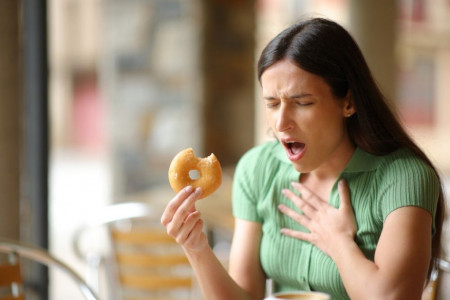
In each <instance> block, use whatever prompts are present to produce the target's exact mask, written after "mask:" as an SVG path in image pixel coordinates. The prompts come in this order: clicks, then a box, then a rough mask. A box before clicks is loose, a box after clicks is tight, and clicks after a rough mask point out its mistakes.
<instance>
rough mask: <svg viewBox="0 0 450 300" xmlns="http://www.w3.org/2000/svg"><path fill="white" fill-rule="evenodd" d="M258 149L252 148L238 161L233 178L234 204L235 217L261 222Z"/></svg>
mask: <svg viewBox="0 0 450 300" xmlns="http://www.w3.org/2000/svg"><path fill="white" fill-rule="evenodd" d="M258 157H259V155H258V151H257V149H252V150H250V151H249V152H247V153H246V154H245V155H244V156H243V157H242V158H241V159H240V160H239V162H238V164H237V166H236V171H235V174H234V178H233V190H232V205H233V215H234V217H235V218H238V219H244V220H248V221H254V222H261V218H260V217H259V216H258V212H257V200H258V198H259V197H258V192H257V191H258V189H257V187H256V183H257V179H256V177H257V176H258V174H260V171H258V168H257V166H258Z"/></svg>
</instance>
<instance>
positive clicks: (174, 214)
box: [161, 186, 208, 251]
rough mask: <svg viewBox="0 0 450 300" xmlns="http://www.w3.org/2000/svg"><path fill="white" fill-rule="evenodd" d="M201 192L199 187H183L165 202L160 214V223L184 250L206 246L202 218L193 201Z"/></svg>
mask: <svg viewBox="0 0 450 300" xmlns="http://www.w3.org/2000/svg"><path fill="white" fill-rule="evenodd" d="M201 193H202V191H201V188H197V189H194V188H193V187H192V186H187V187H185V188H183V189H182V190H181V191H179V192H178V194H177V195H176V196H175V197H174V198H173V199H172V200H171V201H170V202H169V204H167V207H166V209H165V210H164V213H163V214H162V216H161V224H163V225H164V226H165V227H166V229H167V233H168V234H169V235H170V236H171V237H173V238H174V239H175V240H176V241H177V243H178V244H180V245H181V246H182V247H183V248H184V249H185V250H186V251H201V250H202V249H203V248H204V247H208V240H207V238H206V235H205V234H204V233H203V220H202V219H201V218H200V212H199V211H198V210H196V209H195V202H196V201H197V200H198V199H199V198H200V196H201Z"/></svg>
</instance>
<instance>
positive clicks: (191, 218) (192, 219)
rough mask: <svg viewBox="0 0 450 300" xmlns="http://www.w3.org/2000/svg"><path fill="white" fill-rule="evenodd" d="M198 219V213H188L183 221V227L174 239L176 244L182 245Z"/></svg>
mask: <svg viewBox="0 0 450 300" xmlns="http://www.w3.org/2000/svg"><path fill="white" fill-rule="evenodd" d="M199 219H200V212H199V211H195V212H192V213H190V214H189V215H188V216H187V217H186V219H185V220H184V223H183V226H182V227H181V228H180V231H179V233H178V236H177V238H176V241H177V243H180V244H183V243H184V242H185V241H186V239H187V238H188V236H189V234H190V233H191V231H192V229H193V228H194V226H195V224H196V223H197V221H198V220H199Z"/></svg>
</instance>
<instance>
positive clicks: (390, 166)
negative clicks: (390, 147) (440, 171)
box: [378, 149, 438, 183]
mask: <svg viewBox="0 0 450 300" xmlns="http://www.w3.org/2000/svg"><path fill="white" fill-rule="evenodd" d="M378 170H379V174H380V175H382V177H383V178H384V179H385V180H388V181H389V180H399V179H401V178H404V179H409V180H411V181H410V182H411V183H412V182H415V181H417V180H418V179H419V180H423V179H427V180H432V181H436V182H438V176H437V174H436V172H435V171H434V169H433V168H432V167H431V166H430V165H429V164H428V163H427V162H425V161H424V160H422V159H421V158H419V157H418V156H416V155H415V154H414V153H412V152H411V151H410V150H408V149H399V150H396V151H394V152H392V153H390V154H388V155H385V156H383V157H382V158H381V159H380V164H379V168H378Z"/></svg>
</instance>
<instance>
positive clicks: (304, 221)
mask: <svg viewBox="0 0 450 300" xmlns="http://www.w3.org/2000/svg"><path fill="white" fill-rule="evenodd" d="M278 209H279V210H280V211H281V212H282V213H283V214H285V215H286V216H288V217H289V218H291V219H292V220H294V221H295V222H297V223H299V224H300V225H302V226H304V227H306V228H307V229H309V224H310V221H311V220H310V219H309V218H308V217H307V216H306V215H302V214H299V213H298V212H296V211H294V210H292V209H290V208H289V207H287V206H285V205H283V204H280V205H278Z"/></svg>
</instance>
